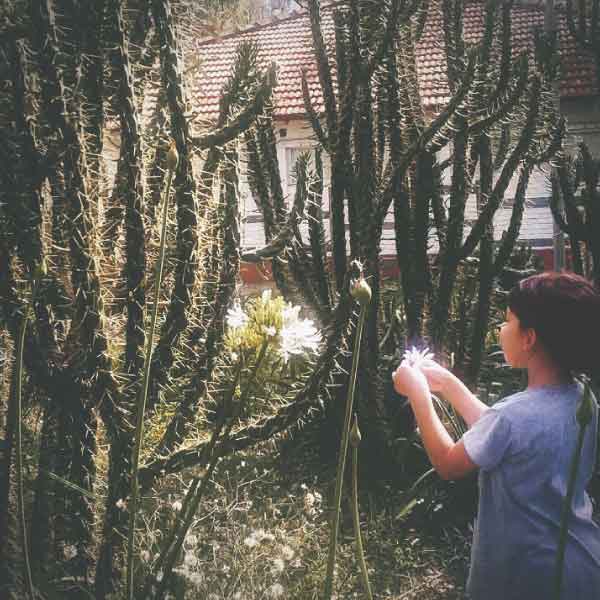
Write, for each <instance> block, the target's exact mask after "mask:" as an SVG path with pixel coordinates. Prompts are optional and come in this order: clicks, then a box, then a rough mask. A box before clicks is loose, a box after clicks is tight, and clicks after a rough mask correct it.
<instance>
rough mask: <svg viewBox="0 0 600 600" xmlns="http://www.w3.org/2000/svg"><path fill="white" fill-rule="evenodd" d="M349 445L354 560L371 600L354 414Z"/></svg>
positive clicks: (357, 431)
mask: <svg viewBox="0 0 600 600" xmlns="http://www.w3.org/2000/svg"><path fill="white" fill-rule="evenodd" d="M350 444H351V445H352V523H353V524H354V540H355V543H356V560H357V561H358V564H359V566H360V575H361V579H362V582H363V587H364V588H365V594H366V595H367V598H368V599H369V600H373V592H372V591H371V584H370V583H369V572H368V570H367V563H366V561H365V551H364V549H363V544H362V537H361V535H360V513H359V511H358V446H359V445H360V429H359V428H358V417H357V416H356V413H354V425H353V426H352V430H351V431H350Z"/></svg>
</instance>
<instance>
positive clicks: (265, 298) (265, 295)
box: [260, 290, 272, 304]
mask: <svg viewBox="0 0 600 600" xmlns="http://www.w3.org/2000/svg"><path fill="white" fill-rule="evenodd" d="M271 293H272V292H271V290H265V291H264V292H263V293H262V294H261V296H260V301H261V302H262V303H263V304H266V303H267V302H270V301H271Z"/></svg>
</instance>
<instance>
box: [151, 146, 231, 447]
mask: <svg viewBox="0 0 600 600" xmlns="http://www.w3.org/2000/svg"><path fill="white" fill-rule="evenodd" d="M236 162H237V156H236V155H235V153H234V152H232V151H229V156H228V157H227V160H226V164H225V166H224V168H223V174H222V181H223V183H222V191H221V194H222V200H221V205H222V207H223V208H222V210H223V221H222V226H221V229H222V232H223V256H222V257H221V259H220V261H219V262H220V272H219V274H218V287H217V289H216V293H215V297H214V306H215V308H214V313H213V316H212V320H211V322H210V323H209V326H208V328H207V336H206V345H205V348H204V350H203V351H202V352H201V353H200V357H199V359H198V361H197V367H196V368H195V369H194V372H195V373H196V375H195V376H194V377H193V381H192V385H191V386H190V388H189V390H188V391H187V392H186V394H185V395H184V398H183V400H182V401H180V402H179V404H178V405H177V409H176V412H175V415H174V416H173V418H172V419H171V421H170V422H169V424H168V425H167V427H166V430H165V433H164V435H163V437H162V439H161V441H160V442H159V444H158V449H157V452H158V453H159V454H168V453H170V452H172V451H173V450H174V448H175V447H176V446H177V445H178V444H179V443H181V442H182V441H183V440H184V439H185V435H186V433H187V432H188V430H189V428H190V426H191V423H192V417H193V413H194V411H195V409H196V407H197V405H198V403H199V401H200V400H201V399H202V398H203V397H204V395H205V394H206V391H207V390H208V385H209V384H210V382H211V380H212V375H213V371H214V368H215V365H216V360H217V357H218V354H219V351H220V350H221V346H222V340H223V335H224V333H225V323H224V320H225V314H226V311H227V309H228V308H229V307H230V305H231V302H232V300H233V294H234V292H235V288H236V284H237V281H238V278H239V269H240V228H239V219H240V215H239V205H238V198H239V190H238V179H237V172H236V166H235V165H236Z"/></svg>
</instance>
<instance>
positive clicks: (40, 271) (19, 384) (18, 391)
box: [15, 263, 45, 600]
mask: <svg viewBox="0 0 600 600" xmlns="http://www.w3.org/2000/svg"><path fill="white" fill-rule="evenodd" d="M44 271H45V267H44V265H43V263H42V266H40V267H38V268H37V269H36V271H35V273H34V275H33V283H32V292H31V299H30V301H29V302H28V303H27V304H26V305H25V310H24V313H23V318H22V320H21V328H20V330H19V338H18V345H17V364H16V367H15V369H16V370H15V378H16V387H15V403H16V432H15V433H16V448H15V454H16V457H15V458H16V469H17V499H18V504H19V528H20V530H21V544H22V548H23V561H24V563H25V578H26V580H27V591H28V594H29V597H30V598H31V600H35V590H34V587H33V578H32V576H31V562H30V560H29V546H28V543H27V540H28V537H27V522H26V520H25V495H24V492H23V431H22V429H23V399H22V396H23V381H22V379H23V348H24V347H25V333H26V332H27V323H28V322H29V313H30V311H31V307H32V305H33V303H34V302H35V296H36V294H37V290H38V287H39V283H40V279H41V278H42V276H43V275H44Z"/></svg>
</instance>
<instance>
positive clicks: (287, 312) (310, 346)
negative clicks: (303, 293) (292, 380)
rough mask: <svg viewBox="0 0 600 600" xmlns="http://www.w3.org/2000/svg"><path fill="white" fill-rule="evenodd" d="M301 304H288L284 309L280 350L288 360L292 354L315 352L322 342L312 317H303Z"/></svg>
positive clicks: (285, 359)
mask: <svg viewBox="0 0 600 600" xmlns="http://www.w3.org/2000/svg"><path fill="white" fill-rule="evenodd" d="M299 312H300V307H299V306H292V305H291V304H288V305H287V306H285V307H284V309H283V327H282V328H281V332H280V335H281V348H280V352H281V355H282V357H283V360H284V361H285V362H287V361H288V360H289V358H290V356H297V355H302V354H304V353H306V352H314V351H315V350H317V349H318V348H319V344H320V343H321V334H320V333H319V331H318V330H317V328H316V327H315V326H314V324H313V322H312V321H311V320H310V319H301V318H300V317H299V316H298V314H299Z"/></svg>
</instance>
